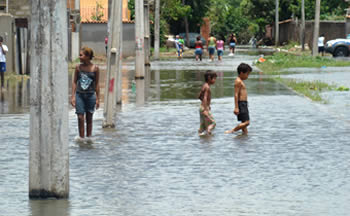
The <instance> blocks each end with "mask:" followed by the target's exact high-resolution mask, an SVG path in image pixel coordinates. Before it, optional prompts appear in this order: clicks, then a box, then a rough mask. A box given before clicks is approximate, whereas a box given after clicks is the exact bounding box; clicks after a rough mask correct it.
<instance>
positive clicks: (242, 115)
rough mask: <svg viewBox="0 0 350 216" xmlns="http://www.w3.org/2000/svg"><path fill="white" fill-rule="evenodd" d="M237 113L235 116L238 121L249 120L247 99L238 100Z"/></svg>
mask: <svg viewBox="0 0 350 216" xmlns="http://www.w3.org/2000/svg"><path fill="white" fill-rule="evenodd" d="M238 109H239V114H238V116H237V119H238V121H241V122H246V121H249V110H248V102H247V101H238Z"/></svg>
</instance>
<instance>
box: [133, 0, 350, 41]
mask: <svg viewBox="0 0 350 216" xmlns="http://www.w3.org/2000/svg"><path fill="white" fill-rule="evenodd" d="M160 3H161V4H160V5H161V7H160V11H161V15H160V16H161V18H160V23H161V24H160V25H161V27H160V28H161V35H162V36H161V42H162V41H163V42H164V40H165V38H164V35H166V34H178V33H182V32H185V28H186V26H185V17H187V20H188V28H189V31H190V32H198V33H199V32H200V26H201V24H202V23H203V18H204V17H208V18H209V19H210V25H211V31H212V33H214V34H215V35H216V36H223V37H225V38H227V36H228V35H229V34H230V33H232V32H235V33H236V34H237V37H238V40H239V41H244V42H247V41H249V39H250V38H251V37H252V36H255V37H257V38H262V37H263V36H264V34H265V26H266V25H268V24H273V23H274V20H275V0H160ZM279 5H280V8H279V14H280V15H279V18H280V20H281V21H282V20H286V19H291V18H299V19H300V18H301V0H280V2H279ZM348 7H349V3H347V2H345V1H344V0H332V1H322V2H321V20H344V19H345V9H347V8H348ZM129 9H130V10H131V14H132V17H133V16H134V0H129ZM305 16H306V20H313V19H314V16H315V1H314V0H305ZM153 17H154V16H151V18H152V19H153Z"/></svg>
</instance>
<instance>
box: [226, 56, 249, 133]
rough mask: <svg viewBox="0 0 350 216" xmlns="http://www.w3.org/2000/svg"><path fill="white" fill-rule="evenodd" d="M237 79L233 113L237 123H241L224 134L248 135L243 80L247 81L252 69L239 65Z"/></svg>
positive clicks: (246, 95) (246, 99) (245, 93)
mask: <svg viewBox="0 0 350 216" xmlns="http://www.w3.org/2000/svg"><path fill="white" fill-rule="evenodd" d="M237 71H238V77H237V78H236V80H235V109H234V111H233V113H234V114H235V115H237V119H238V121H241V122H242V123H240V124H238V125H237V126H236V127H235V128H233V129H232V130H228V131H225V133H233V132H236V131H239V130H242V132H243V134H248V129H247V127H248V125H249V123H250V122H249V110H248V94H247V88H246V85H245V84H244V82H243V80H246V79H248V76H249V74H250V72H252V68H251V67H250V66H249V65H248V64H245V63H241V64H240V65H239V66H238V68H237Z"/></svg>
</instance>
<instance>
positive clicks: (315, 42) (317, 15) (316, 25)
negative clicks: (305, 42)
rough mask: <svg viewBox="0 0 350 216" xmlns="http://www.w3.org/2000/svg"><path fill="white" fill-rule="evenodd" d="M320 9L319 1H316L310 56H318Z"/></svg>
mask: <svg viewBox="0 0 350 216" xmlns="http://www.w3.org/2000/svg"><path fill="white" fill-rule="evenodd" d="M320 8H321V0H316V7H315V23H314V36H313V43H312V56H317V55H318V35H319V33H320Z"/></svg>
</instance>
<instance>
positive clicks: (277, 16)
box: [275, 0, 280, 46]
mask: <svg viewBox="0 0 350 216" xmlns="http://www.w3.org/2000/svg"><path fill="white" fill-rule="evenodd" d="M275 6H276V8H275V29H276V31H275V46H278V45H279V43H280V24H279V20H280V19H279V11H278V10H279V0H276V5H275Z"/></svg>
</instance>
